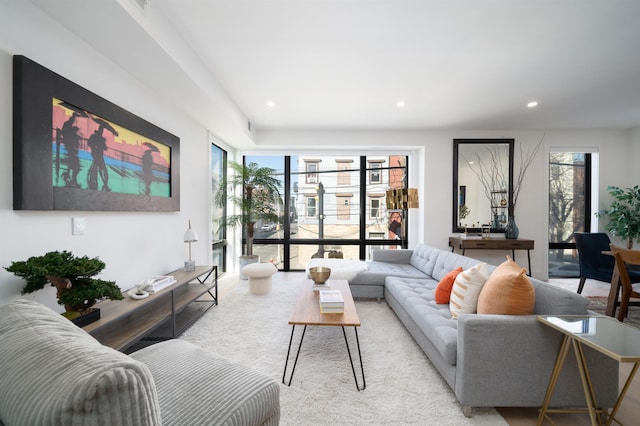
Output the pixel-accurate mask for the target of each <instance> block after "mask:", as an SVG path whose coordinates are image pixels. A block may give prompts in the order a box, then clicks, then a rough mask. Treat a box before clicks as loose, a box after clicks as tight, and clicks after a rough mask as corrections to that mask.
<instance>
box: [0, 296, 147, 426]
mask: <svg viewBox="0 0 640 426" xmlns="http://www.w3.org/2000/svg"><path fill="white" fill-rule="evenodd" d="M0 394H1V397H0V420H1V421H0V423H3V424H4V425H6V426H11V425H45V424H46V425H83V426H84V425H154V424H160V408H159V406H158V401H157V395H156V389H155V384H154V382H153V378H152V377H151V373H150V372H149V369H148V368H147V367H146V366H145V365H144V364H142V363H141V362H139V361H136V360H133V359H132V358H130V357H128V356H127V355H125V354H122V353H120V352H118V351H116V350H114V349H111V348H108V347H106V346H103V345H101V344H100V343H99V342H98V341H97V340H95V339H94V338H93V337H91V336H90V335H89V334H87V333H86V332H85V331H84V330H82V329H80V328H78V327H76V326H75V325H74V324H73V323H71V322H70V321H69V320H67V319H65V318H64V317H62V316H61V315H59V314H57V313H55V312H53V311H52V310H51V309H49V308H47V307H45V306H43V305H40V304H38V303H36V302H32V301H26V300H20V301H17V302H13V303H10V304H8V305H5V306H2V307H0Z"/></svg>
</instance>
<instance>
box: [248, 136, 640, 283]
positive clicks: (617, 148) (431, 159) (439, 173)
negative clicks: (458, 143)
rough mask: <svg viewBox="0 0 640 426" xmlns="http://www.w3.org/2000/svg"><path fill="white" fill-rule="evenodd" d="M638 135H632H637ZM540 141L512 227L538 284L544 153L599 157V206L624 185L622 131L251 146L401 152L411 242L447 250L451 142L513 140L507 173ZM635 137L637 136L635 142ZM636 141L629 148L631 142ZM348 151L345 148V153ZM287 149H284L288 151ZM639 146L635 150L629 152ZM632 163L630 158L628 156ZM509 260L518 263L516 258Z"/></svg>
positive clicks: (299, 140)
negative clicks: (413, 204) (527, 245)
mask: <svg viewBox="0 0 640 426" xmlns="http://www.w3.org/2000/svg"><path fill="white" fill-rule="evenodd" d="M638 134H639V135H640V132H638ZM543 137H544V141H543V146H542V148H541V149H540V151H539V152H538V154H537V156H536V157H535V160H534V161H533V163H532V164H531V166H530V167H529V170H528V171H527V174H526V176H525V180H524V183H523V186H522V189H521V192H520V197H519V200H518V204H517V206H516V212H515V214H516V222H517V224H518V227H519V229H520V237H521V238H529V239H534V240H535V247H536V249H535V250H534V251H532V252H531V263H532V265H531V269H532V271H533V275H534V276H536V277H538V278H543V279H546V277H547V269H548V266H547V261H548V250H547V247H548V237H547V233H548V229H549V228H548V215H547V212H548V210H547V206H548V158H549V150H550V149H551V148H573V149H588V150H591V151H594V152H599V153H600V174H599V180H600V185H601V187H600V191H599V193H600V199H601V201H600V208H599V209H602V208H604V207H605V205H606V204H605V202H607V198H606V197H607V195H608V194H607V192H606V186H607V185H627V184H631V182H630V179H629V172H628V167H629V163H630V161H629V160H628V152H629V134H628V132H625V131H553V132H542V131H457V132H454V131H362V132H358V131H259V132H258V133H257V141H256V143H257V144H258V146H260V147H261V148H262V149H264V150H275V151H277V150H283V149H285V148H286V147H296V149H301V150H304V149H319V148H317V147H322V148H321V149H323V150H327V151H330V152H335V151H337V150H345V149H348V150H349V151H352V152H361V153H366V152H367V151H369V150H375V149H397V150H407V151H410V152H411V153H412V154H411V155H412V159H413V160H414V161H415V162H414V163H413V164H411V165H410V166H411V167H410V177H409V185H410V186H417V187H418V188H420V209H419V210H418V211H410V214H412V215H413V216H412V217H411V221H410V223H411V227H412V228H414V227H417V228H414V229H411V230H410V231H409V233H410V235H412V236H413V235H415V236H416V238H413V239H410V246H413V245H415V244H416V243H418V242H424V243H426V244H429V245H432V246H434V247H438V248H441V249H449V248H448V237H449V236H450V235H451V231H452V223H451V221H452V208H453V207H452V190H453V189H452V185H453V174H452V167H453V139H455V138H463V139H464V138H468V139H471V138H478V139H482V138H485V139H489V138H492V139H495V138H514V139H515V153H514V157H515V170H516V173H517V171H518V170H519V167H520V160H521V156H520V147H522V149H523V152H524V154H525V156H526V154H527V152H529V151H530V150H531V149H533V147H534V146H535V145H536V144H537V143H538V142H539V141H540V140H541V139H543ZM639 138H640V136H639ZM638 143H639V142H638V140H636V142H635V144H638ZM345 147H348V148H345ZM290 149H291V148H289V150H290ZM638 150H640V148H636V152H637V151H638ZM635 158H638V157H635ZM504 254H505V253H504V252H491V251H474V252H469V253H468V255H471V256H473V257H475V258H478V259H482V260H485V261H487V262H491V263H494V264H495V263H497V262H500V261H502V260H503V259H504ZM516 260H518V261H519V262H520V263H521V264H523V265H525V264H526V255H525V254H524V252H517V253H516Z"/></svg>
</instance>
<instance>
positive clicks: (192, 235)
mask: <svg viewBox="0 0 640 426" xmlns="http://www.w3.org/2000/svg"><path fill="white" fill-rule="evenodd" d="M196 241H198V234H196V231H194V230H193V229H192V228H191V219H189V228H187V230H186V231H185V233H184V242H185V243H189V260H187V261H186V262H184V270H185V271H187V272H191V271H195V270H196V261H195V260H192V259H191V243H194V242H196Z"/></svg>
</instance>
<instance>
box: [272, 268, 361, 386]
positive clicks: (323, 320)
mask: <svg viewBox="0 0 640 426" xmlns="http://www.w3.org/2000/svg"><path fill="white" fill-rule="evenodd" d="M327 282H328V283H329V285H330V286H331V290H340V292H341V293H342V297H343V298H344V313H342V314H322V313H320V304H319V303H318V297H319V292H317V291H313V281H311V280H306V281H305V286H304V288H303V289H302V290H301V291H300V294H299V295H298V298H297V300H296V306H295V309H294V310H293V313H292V314H291V319H290V320H289V324H291V326H292V329H291V338H290V339H289V349H288V350H287V359H286V362H285V364H284V372H283V373H282V383H284V384H285V385H287V386H291V380H293V373H294V372H295V370H296V364H297V363H298V357H299V356H300V349H301V348H302V342H303V340H304V335H305V332H306V331H307V327H308V326H325V327H326V326H329V327H342V334H343V335H344V341H345V343H346V345H347V353H348V354H349V361H350V362H351V371H353V378H354V380H355V382H356V388H357V389H358V390H364V388H365V387H366V386H367V385H366V382H365V378H364V368H363V366H362V356H361V352H360V340H359V339H358V327H360V319H359V318H358V312H356V305H355V303H353V297H352V296H351V290H350V289H349V283H348V282H347V281H346V280H329V281H327ZM297 325H301V326H304V328H303V330H302V337H300V343H299V344H298V350H297V351H296V358H295V361H294V362H293V368H292V369H291V375H290V376H289V381H288V382H287V381H286V380H285V378H286V376H287V366H288V365H289V356H290V354H291V345H292V343H293V335H294V333H295V330H296V326H297ZM345 327H353V330H354V332H355V336H356V345H357V346H358V358H360V372H361V374H362V387H360V385H359V384H358V378H357V376H356V369H355V367H354V366H353V357H352V356H351V349H350V348H349V341H348V340H347V333H346V331H345Z"/></svg>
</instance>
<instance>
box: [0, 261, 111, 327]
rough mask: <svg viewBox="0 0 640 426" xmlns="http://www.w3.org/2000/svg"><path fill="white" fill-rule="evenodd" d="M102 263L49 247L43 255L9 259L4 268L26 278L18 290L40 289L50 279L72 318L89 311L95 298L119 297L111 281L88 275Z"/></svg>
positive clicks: (102, 265)
mask: <svg viewBox="0 0 640 426" xmlns="http://www.w3.org/2000/svg"><path fill="white" fill-rule="evenodd" d="M104 267H105V263H104V262H102V261H101V260H100V259H98V258H97V257H94V258H89V257H87V256H82V257H77V256H74V255H73V253H71V252H69V251H62V252H60V251H52V252H49V253H46V254H45V255H44V256H33V257H30V258H29V259H27V260H25V261H18V262H11V266H9V267H7V268H5V269H6V270H7V271H9V272H11V273H13V274H14V275H16V276H18V277H20V278H23V279H24V280H25V281H26V282H27V284H26V285H25V287H24V289H23V290H22V294H25V293H32V292H34V291H36V290H40V289H42V288H44V286H45V285H46V284H47V283H51V285H52V286H53V287H55V288H56V289H57V298H58V303H59V304H60V305H63V306H64V308H65V312H64V313H63V315H64V316H65V317H67V318H69V319H70V320H74V319H76V318H79V317H81V316H82V315H85V314H87V313H89V312H90V311H91V309H90V308H91V307H92V306H93V305H94V304H95V303H96V301H97V300H99V299H105V298H106V299H112V300H122V299H123V296H122V292H121V291H120V288H119V287H118V286H117V285H116V283H115V282H113V281H104V280H100V279H96V278H92V277H93V276H94V275H97V274H99V273H100V272H101V271H102V270H103V269H104ZM98 312H99V311H98ZM97 318H99V314H98V315H97ZM97 318H96V319H97Z"/></svg>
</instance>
